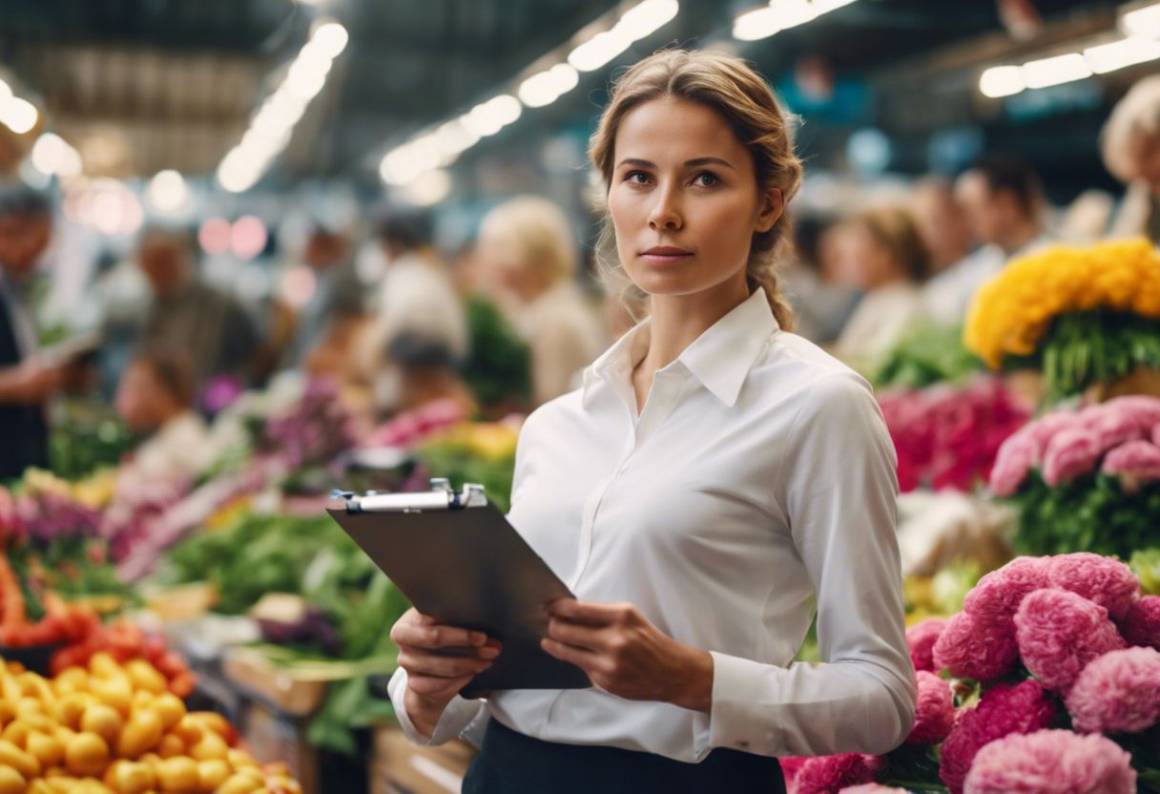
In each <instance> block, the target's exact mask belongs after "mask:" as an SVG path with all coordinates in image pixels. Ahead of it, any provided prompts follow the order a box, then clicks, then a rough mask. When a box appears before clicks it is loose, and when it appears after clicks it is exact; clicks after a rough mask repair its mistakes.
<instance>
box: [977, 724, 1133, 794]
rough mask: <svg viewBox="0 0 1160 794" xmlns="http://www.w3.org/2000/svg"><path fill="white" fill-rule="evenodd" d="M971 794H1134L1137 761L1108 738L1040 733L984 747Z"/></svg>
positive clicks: (1003, 740) (979, 758)
mask: <svg viewBox="0 0 1160 794" xmlns="http://www.w3.org/2000/svg"><path fill="white" fill-rule="evenodd" d="M965 791H966V793H967V794H1134V792H1135V791H1136V772H1135V771H1134V770H1133V769H1132V757H1131V756H1130V755H1128V754H1127V753H1126V752H1124V751H1123V750H1122V749H1121V748H1120V746H1119V745H1117V744H1116V743H1115V742H1113V741H1112V740H1111V739H1107V738H1104V737H1103V736H1080V735H1079V734H1078V733H1072V732H1071V731H1038V732H1036V733H1032V734H1028V735H1026V736H1008V737H1007V738H1005V739H1000V740H999V741H997V742H992V743H991V744H989V745H987V746H986V747H984V748H983V749H982V750H980V751H979V754H978V756H976V757H975V763H974V764H973V765H972V766H971V773H970V774H969V775H968V776H967V781H966V787H965Z"/></svg>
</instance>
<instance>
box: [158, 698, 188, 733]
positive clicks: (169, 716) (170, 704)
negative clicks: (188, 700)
mask: <svg viewBox="0 0 1160 794" xmlns="http://www.w3.org/2000/svg"><path fill="white" fill-rule="evenodd" d="M153 710H154V711H156V712H157V716H159V717H160V718H161V724H162V725H163V726H164V727H165V730H169V729H170V728H172V727H173V726H174V725H176V724H177V723H179V722H181V718H182V717H184V716H185V704H184V703H182V702H181V698H179V697H177V695H174V694H172V693H171V692H166V693H164V694H162V695H159V696H158V697H156V698H155V699H154V700H153Z"/></svg>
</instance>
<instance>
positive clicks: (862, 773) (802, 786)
mask: <svg viewBox="0 0 1160 794" xmlns="http://www.w3.org/2000/svg"><path fill="white" fill-rule="evenodd" d="M881 767H882V760H881V759H880V758H878V757H877V756H873V755H864V754H862V753H845V754H843V755H821V756H817V757H814V758H807V759H806V761H805V763H803V764H802V765H801V767H800V768H799V769H798V770H797V773H796V774H795V775H794V776H793V783H792V784H791V785H790V786H789V787H788V789H789V794H837V792H839V791H841V790H842V789H843V788H846V787H847V786H855V785H858V784H860V783H871V782H873V781H874V773H875V772H877V771H878V770H879V769H880V768H881Z"/></svg>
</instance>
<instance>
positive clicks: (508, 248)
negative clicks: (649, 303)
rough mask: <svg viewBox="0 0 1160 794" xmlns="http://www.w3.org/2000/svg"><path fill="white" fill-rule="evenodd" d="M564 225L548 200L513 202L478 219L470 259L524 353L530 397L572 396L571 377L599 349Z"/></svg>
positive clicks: (600, 340)
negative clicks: (524, 344) (475, 257)
mask: <svg viewBox="0 0 1160 794" xmlns="http://www.w3.org/2000/svg"><path fill="white" fill-rule="evenodd" d="M573 248H574V244H573V241H572V232H571V230H570V229H569V228H568V219H567V218H565V217H564V213H563V212H561V211H560V208H559V207H557V206H556V205H555V204H553V203H552V202H550V201H548V200H546V199H542V198H538V197H535V196H520V197H517V198H514V199H511V200H510V201H506V202H504V203H503V204H501V205H500V206H498V207H496V208H495V209H494V210H492V211H491V212H490V213H488V215H487V217H486V218H484V220H483V225H482V227H481V228H480V233H479V245H478V251H477V254H478V257H479V261H480V266H481V267H482V268H483V272H484V274H485V279H486V281H485V283H486V285H487V286H488V287H490V288H491V291H492V292H494V293H496V294H495V296H494V297H495V298H496V302H497V303H498V304H500V305H501V306H502V307H503V308H504V309H505V310H506V313H507V315H508V316H509V318H510V320H511V322H512V324H513V325H514V326H515V328H516V329H517V330H518V331H519V333H520V336H522V337H523V339H524V341H525V342H527V344H528V347H529V348H530V350H531V355H532V399H533V400H534V404H535V405H542V404H543V403H546V402H548V401H549V400H552V399H554V398H556V397H559V396H560V395H561V394H564V393H566V392H569V391H572V382H573V378H574V377H575V375H576V374H577V373H578V372H579V371H580V370H581V369H583V368H584V367H585V366H587V365H588V364H591V363H592V361H593V359H595V358H596V357H597V356H598V355H599V354H600V352H601V349H602V348H603V347H604V343H605V340H604V333H603V331H602V330H601V328H600V323H599V321H598V320H597V319H596V315H595V313H594V312H593V310H592V308H591V307H589V306H588V304H587V302H586V301H585V299H584V296H583V295H582V294H581V292H580V290H579V288H578V287H577V285H576V283H575V278H576V254H575V251H574V250H573Z"/></svg>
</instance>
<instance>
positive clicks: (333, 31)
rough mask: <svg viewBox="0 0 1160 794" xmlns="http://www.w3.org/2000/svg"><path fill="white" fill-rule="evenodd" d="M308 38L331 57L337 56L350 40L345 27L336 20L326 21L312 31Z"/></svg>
mask: <svg viewBox="0 0 1160 794" xmlns="http://www.w3.org/2000/svg"><path fill="white" fill-rule="evenodd" d="M310 40H311V41H312V42H313V43H315V44H316V45H317V46H318V47H319V48H320V49H321V50H322V52H324V53H325V54H326V55H327V56H329V57H330V58H331V59H334V58H337V57H338V56H339V55H340V54H341V53H342V51H343V50H344V49H346V43H347V42H348V41H350V35H349V34H348V33H347V32H346V28H344V27H343V26H342V25H340V24H338V23H337V22H327V23H326V24H324V25H321V26H319V28H318V29H317V30H315V31H314V35H312V36H311V37H310Z"/></svg>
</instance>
